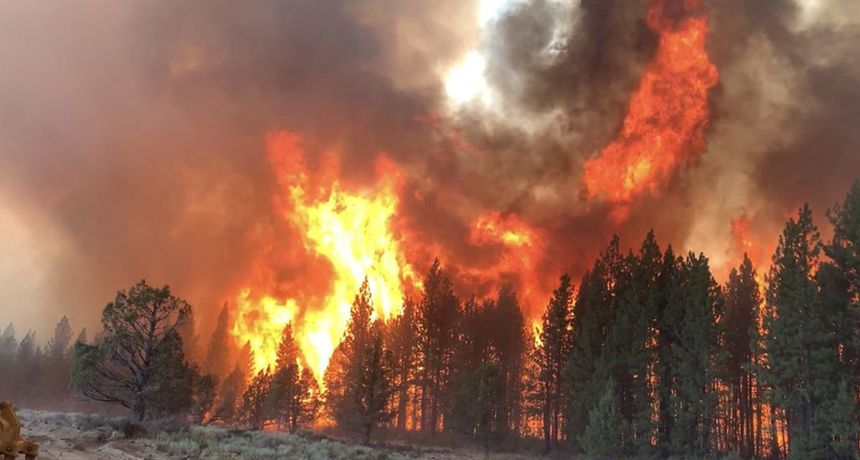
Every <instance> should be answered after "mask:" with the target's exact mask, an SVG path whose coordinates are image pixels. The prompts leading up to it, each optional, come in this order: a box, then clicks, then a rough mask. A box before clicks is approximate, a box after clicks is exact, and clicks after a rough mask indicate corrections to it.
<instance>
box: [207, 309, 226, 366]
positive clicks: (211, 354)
mask: <svg viewBox="0 0 860 460" xmlns="http://www.w3.org/2000/svg"><path fill="white" fill-rule="evenodd" d="M229 321H230V312H229V310H228V309H227V304H226V303H225V304H224V306H223V307H221V313H220V314H219V315H218V322H217V323H216V324H215V330H214V331H213V332H212V338H211V339H210V340H209V348H208V349H207V351H206V365H205V366H204V369H205V370H206V372H208V373H210V374H212V375H214V376H216V377H219V378H224V377H226V376H227V374H228V373H230V335H229V334H230V331H229V330H228V328H229V326H230V325H229Z"/></svg>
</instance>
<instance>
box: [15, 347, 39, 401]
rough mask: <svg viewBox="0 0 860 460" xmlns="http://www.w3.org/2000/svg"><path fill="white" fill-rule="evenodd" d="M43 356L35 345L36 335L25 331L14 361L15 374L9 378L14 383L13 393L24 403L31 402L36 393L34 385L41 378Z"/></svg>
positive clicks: (36, 389)
mask: <svg viewBox="0 0 860 460" xmlns="http://www.w3.org/2000/svg"><path fill="white" fill-rule="evenodd" d="M42 358H43V356H42V353H41V350H40V349H39V346H38V345H37V344H36V333H35V332H33V331H27V334H26V335H24V338H23V339H21V343H20V344H18V355H17V357H16V359H15V366H14V369H15V372H13V373H11V374H10V378H11V379H12V380H13V381H14V382H15V384H14V393H13V394H16V395H17V397H18V398H21V399H22V400H24V401H27V402H30V401H33V398H34V397H35V396H36V395H37V393H38V386H37V385H34V383H35V382H38V381H39V378H40V377H41V376H42V373H43V372H42V369H43V362H42V361H43V360H42Z"/></svg>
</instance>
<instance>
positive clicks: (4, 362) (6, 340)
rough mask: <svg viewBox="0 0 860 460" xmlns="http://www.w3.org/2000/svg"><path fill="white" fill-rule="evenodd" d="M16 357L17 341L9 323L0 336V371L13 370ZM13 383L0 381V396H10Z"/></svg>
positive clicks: (13, 328) (10, 380) (13, 329)
mask: <svg viewBox="0 0 860 460" xmlns="http://www.w3.org/2000/svg"><path fill="white" fill-rule="evenodd" d="M17 355H18V341H17V340H16V339H15V326H14V325H13V324H12V323H9V324H8V325H7V326H6V328H5V329H3V333H2V334H0V369H13V368H14V367H15V359H16V357H17ZM14 385H15V381H14V380H13V379H11V378H8V379H0V394H4V395H11V394H12V392H13V387H14Z"/></svg>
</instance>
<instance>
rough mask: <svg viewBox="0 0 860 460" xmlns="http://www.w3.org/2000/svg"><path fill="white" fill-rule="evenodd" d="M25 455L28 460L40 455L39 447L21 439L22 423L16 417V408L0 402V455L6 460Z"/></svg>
mask: <svg viewBox="0 0 860 460" xmlns="http://www.w3.org/2000/svg"><path fill="white" fill-rule="evenodd" d="M19 454H24V458H26V459H27V460H33V459H35V458H36V456H37V455H39V446H38V445H36V444H35V443H33V442H30V441H27V440H26V439H24V438H22V437H21V422H19V421H18V417H17V416H16V415H15V406H13V405H12V404H11V403H9V402H6V401H3V402H0V455H2V456H3V459H4V460H13V459H15V458H17V457H18V455H19Z"/></svg>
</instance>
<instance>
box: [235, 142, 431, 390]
mask: <svg viewBox="0 0 860 460" xmlns="http://www.w3.org/2000/svg"><path fill="white" fill-rule="evenodd" d="M266 144H267V150H268V154H269V161H270V163H271V165H272V168H273V170H274V172H275V175H276V178H277V181H278V184H279V186H280V188H281V192H282V193H281V194H279V195H277V196H276V197H275V205H276V207H278V209H279V211H280V214H281V216H282V217H283V219H284V220H285V222H286V223H287V224H288V225H290V226H291V227H292V228H294V229H295V230H296V231H297V232H298V233H299V234H300V235H301V244H302V246H303V248H304V250H305V251H306V253H307V254H310V255H313V256H316V257H319V258H322V259H323V260H325V261H326V262H327V263H328V264H329V265H330V267H331V271H332V274H333V276H332V280H331V286H330V288H329V289H328V291H327V294H324V295H322V296H316V297H314V296H313V293H311V295H304V296H299V295H297V294H299V293H298V292H297V293H290V294H288V295H284V296H280V297H279V296H277V295H275V294H273V293H272V292H274V291H278V290H280V289H277V286H274V285H273V284H274V283H273V282H272V281H270V280H266V281H265V282H263V283H261V284H259V285H254V284H252V285H250V286H249V287H246V288H244V289H242V290H241V292H240V293H239V294H238V296H237V297H236V307H237V312H238V313H237V315H236V318H237V319H236V322H235V324H234V326H233V330H232V332H233V335H234V336H235V337H236V339H237V340H238V341H239V342H240V343H245V342H246V341H248V342H250V344H251V349H252V350H253V352H254V357H255V362H254V366H255V369H256V370H261V369H265V368H266V367H268V366H272V365H273V364H274V363H275V361H276V351H277V346H278V342H279V340H280V338H281V333H282V331H283V328H284V326H286V324H287V323H292V324H293V333H294V334H295V336H296V340H297V342H298V344H299V347H300V348H301V350H302V354H303V356H304V361H305V362H306V363H307V365H308V366H310V368H311V369H312V370H313V371H314V373H315V375H316V376H317V378H318V379H321V378H322V375H323V373H324V372H325V369H326V367H327V366H328V361H329V359H330V358H331V355H332V353H333V352H334V348H335V347H336V346H337V344H338V343H339V341H340V339H341V336H342V335H343V332H344V330H345V329H346V325H347V322H348V320H349V310H350V305H351V304H352V300H353V297H354V296H355V294H356V293H357V292H358V289H359V286H360V284H361V283H362V281H363V280H364V279H365V277H366V278H367V280H368V283H369V285H370V290H371V292H372V294H373V298H374V306H375V311H374V314H375V315H378V316H381V317H382V318H384V319H388V318H391V317H392V316H396V315H398V314H400V312H401V308H402V299H403V297H404V293H405V288H406V286H407V284H408V283H410V282H411V283H412V284H413V285H414V284H415V279H416V278H415V276H414V273H413V270H412V267H411V266H410V265H409V263H408V262H407V261H406V260H405V257H404V253H403V251H402V248H401V242H400V241H399V240H398V239H396V238H395V237H394V236H393V233H392V231H391V220H392V217H393V215H394V213H395V211H396V210H397V206H398V194H397V186H398V183H399V181H400V177H401V174H400V171H399V170H398V169H397V167H396V166H395V165H394V164H393V163H391V162H390V161H387V160H386V159H384V158H380V160H378V161H377V174H378V177H379V179H378V183H377V185H376V189H375V190H373V191H372V192H370V193H367V194H362V193H353V192H349V191H346V190H344V189H343V188H342V186H341V184H340V183H339V181H338V180H337V179H336V176H337V172H338V166H337V164H336V161H335V160H334V159H333V158H334V157H333V156H332V155H329V156H327V157H326V161H324V164H323V165H322V166H321V167H320V171H319V173H318V176H319V180H318V181H313V180H312V178H311V176H310V174H309V173H308V169H307V165H306V163H305V156H304V150H303V149H302V145H301V138H300V136H298V135H296V134H292V133H288V132H279V133H276V134H272V135H270V136H268V138H267V143H266ZM316 182H318V183H316ZM261 277H262V278H267V277H266V276H263V275H259V274H258V275H257V278H261ZM293 288H294V289H296V290H297V291H301V290H302V287H301V286H294V287H293ZM300 298H301V299H302V300H299V299H300Z"/></svg>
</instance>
